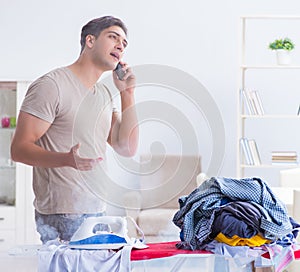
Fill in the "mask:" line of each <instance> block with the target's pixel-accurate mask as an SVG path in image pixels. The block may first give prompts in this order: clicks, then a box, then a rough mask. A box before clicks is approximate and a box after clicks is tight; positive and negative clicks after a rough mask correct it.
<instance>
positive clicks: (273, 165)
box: [240, 163, 300, 169]
mask: <svg viewBox="0 0 300 272" xmlns="http://www.w3.org/2000/svg"><path fill="white" fill-rule="evenodd" d="M240 167H242V168H262V169H264V168H297V167H300V165H299V164H284V163H283V164H260V165H248V164H241V165H240Z"/></svg>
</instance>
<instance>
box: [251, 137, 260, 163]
mask: <svg viewBox="0 0 300 272" xmlns="http://www.w3.org/2000/svg"><path fill="white" fill-rule="evenodd" d="M248 144H249V147H250V151H251V154H252V157H253V163H254V165H260V164H261V160H260V155H259V152H258V148H257V144H256V141H255V140H254V139H249V140H248Z"/></svg>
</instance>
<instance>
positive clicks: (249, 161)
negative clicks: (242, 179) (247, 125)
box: [240, 138, 254, 165]
mask: <svg viewBox="0 0 300 272" xmlns="http://www.w3.org/2000/svg"><path fill="white" fill-rule="evenodd" d="M240 144H241V147H242V150H243V154H244V158H245V163H246V164H248V165H254V160H253V156H252V154H251V150H250V147H249V143H248V139H247V138H241V139H240Z"/></svg>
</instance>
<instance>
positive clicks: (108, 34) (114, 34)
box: [92, 26, 127, 70]
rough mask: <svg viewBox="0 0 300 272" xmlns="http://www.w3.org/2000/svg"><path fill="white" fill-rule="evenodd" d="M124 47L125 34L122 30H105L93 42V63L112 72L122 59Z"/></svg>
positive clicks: (111, 28)
mask: <svg viewBox="0 0 300 272" xmlns="http://www.w3.org/2000/svg"><path fill="white" fill-rule="evenodd" d="M126 46H127V39H126V34H125V32H124V31H123V29H122V28H120V27H118V26H111V27H109V28H106V29H104V30H103V31H102V32H101V33H100V35H99V37H98V38H97V39H95V41H94V44H93V47H92V54H93V55H92V56H93V61H95V63H96V64H97V65H100V66H101V67H102V68H104V69H105V70H113V69H115V67H116V66H117V64H118V62H119V61H120V60H121V59H122V57H123V54H124V50H125V48H126Z"/></svg>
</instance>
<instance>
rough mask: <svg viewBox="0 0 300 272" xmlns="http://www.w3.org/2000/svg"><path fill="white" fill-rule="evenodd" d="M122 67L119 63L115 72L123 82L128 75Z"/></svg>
mask: <svg viewBox="0 0 300 272" xmlns="http://www.w3.org/2000/svg"><path fill="white" fill-rule="evenodd" d="M122 67H123V66H122V64H121V63H120V62H119V63H118V65H117V67H116V69H115V70H114V71H115V72H116V74H117V76H118V79H119V80H123V78H124V76H125V74H126V72H124V70H123V69H122Z"/></svg>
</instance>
